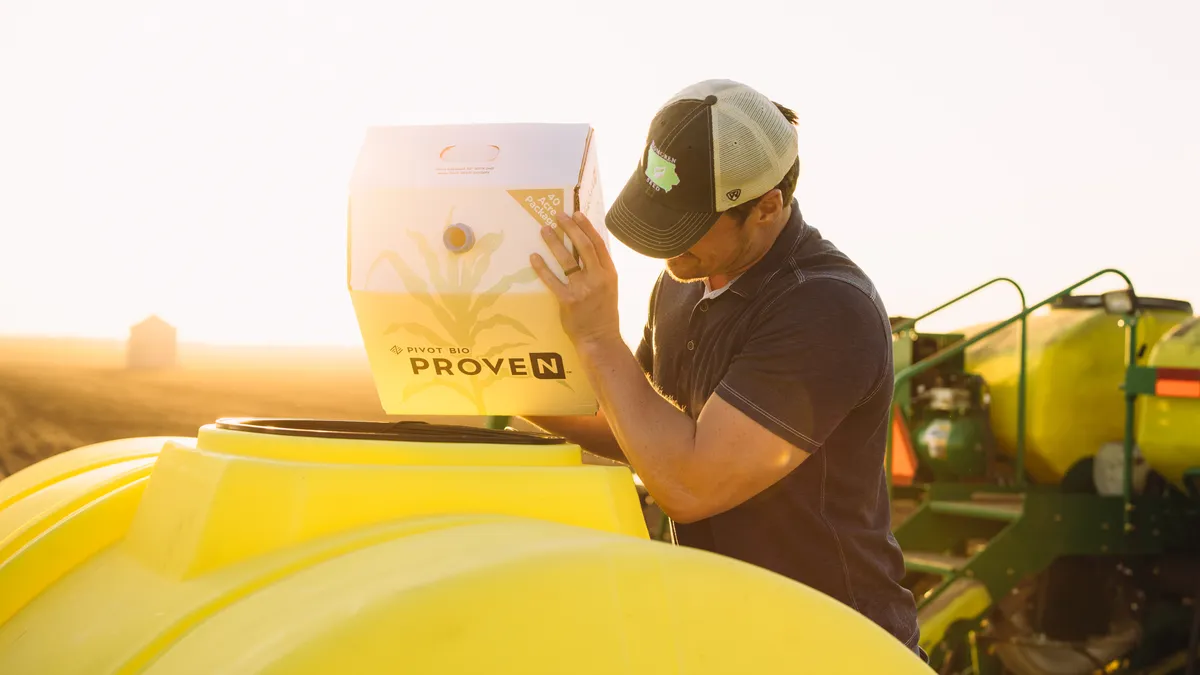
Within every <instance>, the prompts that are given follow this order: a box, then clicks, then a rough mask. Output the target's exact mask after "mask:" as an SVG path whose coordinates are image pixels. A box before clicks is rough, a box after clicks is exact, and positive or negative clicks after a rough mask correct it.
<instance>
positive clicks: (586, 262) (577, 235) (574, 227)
mask: <svg viewBox="0 0 1200 675" xmlns="http://www.w3.org/2000/svg"><path fill="white" fill-rule="evenodd" d="M558 225H559V227H561V228H563V230H565V231H566V233H567V236H568V237H570V238H571V243H572V244H574V245H575V250H576V251H579V257H580V259H582V260H583V266H584V267H585V268H590V269H601V268H602V265H601V263H600V259H599V258H598V257H597V256H596V247H595V246H593V245H592V240H591V238H590V237H588V236H587V234H586V233H585V232H584V231H583V230H582V229H580V227H579V223H578V222H577V221H576V220H575V219H574V218H572V217H571V216H568V215H566V214H564V213H562V212H561V211H560V212H559V214H558Z"/></svg>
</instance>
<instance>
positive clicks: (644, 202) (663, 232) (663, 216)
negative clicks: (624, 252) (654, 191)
mask: <svg viewBox="0 0 1200 675" xmlns="http://www.w3.org/2000/svg"><path fill="white" fill-rule="evenodd" d="M645 182H646V181H645V178H643V177H642V176H640V175H638V174H634V176H633V177H631V178H630V179H629V181H628V182H627V183H626V184H625V188H624V189H622V190H621V194H619V195H617V199H616V201H614V202H613V204H612V206H611V207H610V208H609V209H608V214H607V215H606V216H605V218H604V226H605V228H606V229H607V230H608V231H609V232H610V233H611V234H612V235H613V237H615V238H616V239H617V240H618V241H620V242H621V243H622V244H625V245H626V246H628V247H629V248H631V249H633V250H634V251H637V252H638V253H641V254H642V255H644V256H649V257H651V258H661V259H666V258H674V257H675V256H678V255H681V254H683V253H685V252H686V251H687V250H688V249H689V248H691V247H692V246H693V245H695V243H696V242H697V241H700V238H701V237H703V236H704V235H705V234H706V233H707V232H708V230H709V229H710V228H711V227H712V226H713V223H716V222H717V221H718V220H720V218H721V214H720V213H719V212H704V211H676V210H674V209H669V208H667V207H665V206H663V205H662V203H661V202H659V201H657V200H655V199H652V198H651V197H650V196H648V195H647V194H646V191H645Z"/></svg>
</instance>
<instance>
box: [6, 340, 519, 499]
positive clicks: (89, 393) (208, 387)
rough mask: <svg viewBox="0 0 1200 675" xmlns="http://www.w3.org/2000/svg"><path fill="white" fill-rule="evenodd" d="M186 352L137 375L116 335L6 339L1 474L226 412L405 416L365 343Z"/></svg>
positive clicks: (189, 428)
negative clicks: (379, 383)
mask: <svg viewBox="0 0 1200 675" xmlns="http://www.w3.org/2000/svg"><path fill="white" fill-rule="evenodd" d="M179 349H180V352H179V361H180V367H178V368H176V369H172V370H167V371H161V372H154V371H146V372H138V371H130V370H126V369H125V368H124V345H123V343H122V342H120V341H116V340H113V341H103V340H72V339H13V338H0V476H3V475H7V474H11V473H14V472H16V471H18V470H20V469H21V468H23V467H25V466H28V465H29V464H31V463H33V462H35V461H37V460H39V459H42V458H44V457H48V456H50V455H52V454H55V453H58V452H62V451H64V450H69V449H71V448H76V447H79V446H81V445H86V444H88V443H96V442H99V441H105V440H112V439H116V438H126V437H130V436H151V435H164V434H165V435H185V436H193V435H195V433H196V430H197V429H199V427H200V426H201V425H204V424H208V423H210V422H213V421H215V420H216V419H218V418H221V417H242V416H246V417H254V416H257V417H310V418H324V419H359V420H388V419H392V420H400V419H405V418H403V417H389V416H387V415H385V414H383V411H382V409H381V408H380V406H379V399H378V398H377V396H376V394H375V386H374V383H373V382H372V380H371V372H370V370H369V369H368V367H367V362H366V357H365V356H364V355H363V354H362V353H361V351H360V350H357V349H339V348H310V349H305V348H278V349H276V348H258V347H254V348H245V347H211V346H198V345H181V346H180V348H179ZM427 419H429V418H427ZM429 421H434V420H432V419H430V420H429ZM436 421H443V422H447V423H452V424H475V425H479V424H482V423H483V421H484V420H483V418H478V417H470V418H468V417H446V418H439V419H437V420H436ZM514 426H516V427H518V428H530V427H528V426H527V425H523V424H519V423H515V424H514Z"/></svg>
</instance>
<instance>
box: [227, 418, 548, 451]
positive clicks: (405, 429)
mask: <svg viewBox="0 0 1200 675" xmlns="http://www.w3.org/2000/svg"><path fill="white" fill-rule="evenodd" d="M215 426H216V427H217V428H218V429H225V430H228V431H242V432H249V433H257V434H275V435H279V436H304V437H308V438H337V439H349V440H363V441H406V442H420V443H498V444H519V445H562V444H565V443H566V442H567V440H566V439H565V438H561V437H559V436H553V435H550V434H545V433H539V432H533V431H517V430H514V429H504V430H501V429H485V428H482V427H472V426H466V425H459V424H430V423H429V422H423V421H417V420H404V421H400V422H371V421H360V420H321V419H297V418H264V419H259V418H243V417H238V418H229V417H227V418H221V419H219V420H217V421H216V423H215Z"/></svg>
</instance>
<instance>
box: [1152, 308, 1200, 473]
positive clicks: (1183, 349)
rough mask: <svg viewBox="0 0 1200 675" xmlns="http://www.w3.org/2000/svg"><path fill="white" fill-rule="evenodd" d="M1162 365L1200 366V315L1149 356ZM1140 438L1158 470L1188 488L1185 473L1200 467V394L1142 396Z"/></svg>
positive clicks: (1175, 331)
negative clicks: (1175, 396)
mask: <svg viewBox="0 0 1200 675" xmlns="http://www.w3.org/2000/svg"><path fill="white" fill-rule="evenodd" d="M1146 365H1148V366H1156V367H1159V368H1190V369H1198V368H1200V317H1195V318H1192V319H1190V320H1188V321H1186V322H1184V323H1182V324H1179V325H1178V326H1176V327H1175V328H1174V329H1173V330H1172V331H1171V332H1170V333H1168V334H1167V335H1166V336H1164V337H1163V339H1162V340H1161V341H1159V342H1158V344H1156V345H1154V348H1153V349H1151V350H1150V354H1149V356H1148V357H1147V359H1146ZM1137 425H1138V426H1137V439H1138V444H1139V445H1140V446H1141V450H1142V456H1143V457H1145V459H1146V462H1147V463H1148V464H1149V465H1150V467H1151V468H1153V469H1154V470H1155V471H1157V472H1159V473H1161V474H1162V475H1163V477H1164V478H1166V479H1167V480H1168V481H1170V482H1171V483H1173V484H1174V485H1175V487H1177V488H1179V489H1181V490H1184V491H1185V492H1186V491H1187V486H1185V485H1184V481H1183V473H1184V472H1185V471H1187V470H1189V469H1193V470H1197V469H1200V398H1174V397H1168V396H1156V397H1149V396H1143V397H1140V398H1139V400H1138V418H1137Z"/></svg>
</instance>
